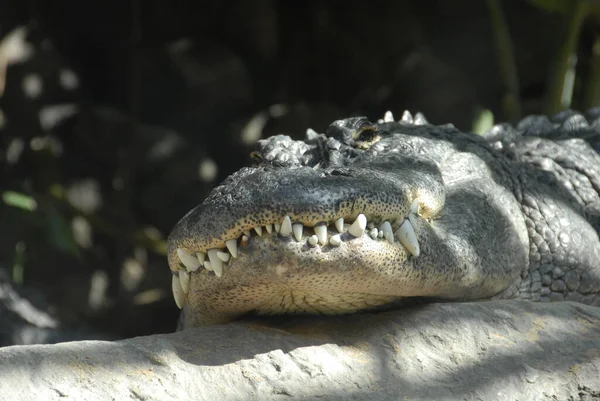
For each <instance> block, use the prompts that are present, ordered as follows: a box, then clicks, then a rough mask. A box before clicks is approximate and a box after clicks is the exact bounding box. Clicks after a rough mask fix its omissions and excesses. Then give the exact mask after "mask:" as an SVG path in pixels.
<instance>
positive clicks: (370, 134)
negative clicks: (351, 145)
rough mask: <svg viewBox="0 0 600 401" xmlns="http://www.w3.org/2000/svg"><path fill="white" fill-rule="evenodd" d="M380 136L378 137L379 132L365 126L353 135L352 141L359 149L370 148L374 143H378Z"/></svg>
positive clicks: (374, 128) (372, 127) (369, 126)
mask: <svg viewBox="0 0 600 401" xmlns="http://www.w3.org/2000/svg"><path fill="white" fill-rule="evenodd" d="M380 139H381V136H380V135H379V131H377V128H376V127H374V126H372V125H367V126H364V127H361V128H360V129H359V130H358V131H356V133H355V134H354V141H355V142H356V146H357V147H358V148H361V149H368V148H370V147H371V146H372V145H373V144H374V143H375V142H377V141H379V140H380Z"/></svg>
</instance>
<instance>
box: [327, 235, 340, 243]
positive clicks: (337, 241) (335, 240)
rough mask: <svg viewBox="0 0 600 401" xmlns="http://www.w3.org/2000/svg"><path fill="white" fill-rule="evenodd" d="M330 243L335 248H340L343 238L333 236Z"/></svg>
mask: <svg viewBox="0 0 600 401" xmlns="http://www.w3.org/2000/svg"><path fill="white" fill-rule="evenodd" d="M329 243H330V244H331V245H333V246H340V244H341V243H342V236H341V235H340V234H335V235H332V236H331V238H329Z"/></svg>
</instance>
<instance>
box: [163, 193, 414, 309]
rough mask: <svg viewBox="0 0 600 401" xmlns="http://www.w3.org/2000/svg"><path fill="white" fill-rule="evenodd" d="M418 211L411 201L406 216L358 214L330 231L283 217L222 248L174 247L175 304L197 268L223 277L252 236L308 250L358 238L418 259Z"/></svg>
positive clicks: (182, 298) (338, 222) (181, 301)
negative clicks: (375, 218) (273, 238)
mask: <svg viewBox="0 0 600 401" xmlns="http://www.w3.org/2000/svg"><path fill="white" fill-rule="evenodd" d="M418 209H419V206H418V201H417V200H415V201H414V202H413V204H412V206H411V209H410V211H409V213H408V215H407V216H398V217H397V218H395V219H389V220H385V221H381V222H378V224H377V226H376V224H375V222H373V221H371V222H369V221H368V218H367V216H365V215H364V214H359V215H358V216H357V217H356V219H355V220H354V222H352V223H351V224H347V223H346V222H345V221H344V219H343V218H339V219H337V220H336V221H335V222H334V223H333V227H331V228H329V227H328V226H327V225H326V224H321V225H316V226H314V227H308V226H305V225H304V224H302V223H301V222H292V220H291V219H290V217H289V216H285V217H284V218H283V219H282V220H281V222H280V223H274V224H267V225H265V226H259V227H254V228H253V229H252V230H250V231H245V232H244V233H243V234H242V235H241V236H240V237H239V238H237V239H230V240H228V241H226V242H225V245H226V246H225V248H214V249H209V250H208V251H207V252H206V253H205V252H192V251H191V250H188V249H183V248H178V249H177V256H178V258H179V260H180V261H181V264H182V268H181V269H180V270H178V271H177V272H176V273H174V274H173V277H172V289H173V296H174V298H175V303H176V304H177V306H178V307H179V308H180V309H181V308H182V307H183V305H184V304H185V301H186V298H187V294H188V292H189V289H190V275H191V274H193V273H195V272H199V271H201V270H200V269H204V270H206V271H208V272H212V273H214V275H215V276H216V277H221V276H222V275H223V274H227V265H228V262H230V260H231V259H232V258H237V257H238V252H243V249H244V247H246V246H247V245H248V243H249V241H250V239H251V237H252V236H259V237H262V236H267V235H277V236H280V237H291V238H293V239H294V240H295V241H297V242H299V243H300V242H302V243H305V244H306V246H307V247H311V248H314V247H323V248H325V247H340V246H341V245H342V244H343V243H344V242H346V241H354V240H361V239H362V240H372V241H385V242H387V243H389V244H391V245H393V246H399V247H403V249H405V250H406V252H407V253H408V254H410V255H412V257H418V256H419V255H420V252H421V251H420V247H419V241H418V237H417V233H416V232H415V227H416V226H417V224H416V219H417V216H418V213H419V210H418ZM332 233H333V234H332Z"/></svg>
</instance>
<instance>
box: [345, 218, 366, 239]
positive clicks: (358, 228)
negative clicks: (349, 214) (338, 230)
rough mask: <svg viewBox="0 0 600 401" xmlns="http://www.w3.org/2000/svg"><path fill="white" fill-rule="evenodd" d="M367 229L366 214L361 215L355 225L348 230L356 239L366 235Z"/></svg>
mask: <svg viewBox="0 0 600 401" xmlns="http://www.w3.org/2000/svg"><path fill="white" fill-rule="evenodd" d="M365 228H367V218H366V217H365V215H364V214H362V213H361V214H359V215H358V217H357V218H356V220H354V223H352V225H351V226H350V228H349V229H348V232H349V233H350V234H351V235H353V236H354V237H360V236H362V235H363V234H364V232H365Z"/></svg>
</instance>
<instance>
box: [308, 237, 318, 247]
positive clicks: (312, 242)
mask: <svg viewBox="0 0 600 401" xmlns="http://www.w3.org/2000/svg"><path fill="white" fill-rule="evenodd" d="M317 242H319V237H317V236H316V235H311V236H310V237H308V243H309V244H310V245H312V246H316V245H317Z"/></svg>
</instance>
